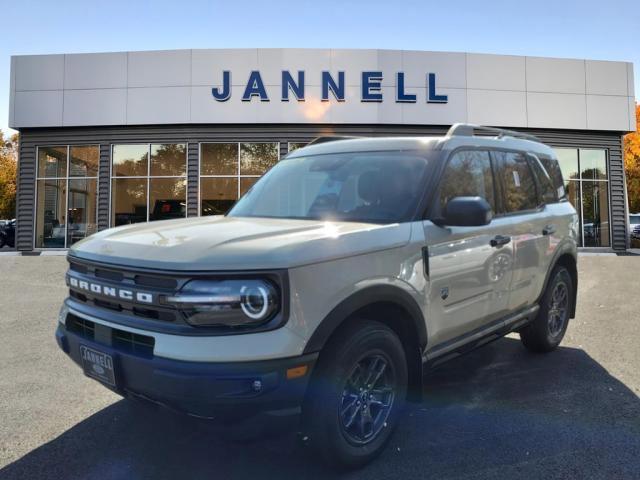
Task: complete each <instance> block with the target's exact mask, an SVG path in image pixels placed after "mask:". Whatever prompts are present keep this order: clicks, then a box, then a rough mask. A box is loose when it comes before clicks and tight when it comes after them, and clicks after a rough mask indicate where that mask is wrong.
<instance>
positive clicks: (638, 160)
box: [624, 105, 640, 213]
mask: <svg viewBox="0 0 640 480" xmlns="http://www.w3.org/2000/svg"><path fill="white" fill-rule="evenodd" d="M624 169H625V173H626V175H627V195H628V197H629V212H631V213H638V212H640V105H636V131H635V132H633V133H629V134H628V135H626V136H625V137H624Z"/></svg>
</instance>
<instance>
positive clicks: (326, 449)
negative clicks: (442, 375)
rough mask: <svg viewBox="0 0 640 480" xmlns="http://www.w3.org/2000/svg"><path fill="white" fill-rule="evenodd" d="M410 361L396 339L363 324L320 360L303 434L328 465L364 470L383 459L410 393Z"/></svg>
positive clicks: (341, 335) (354, 325)
mask: <svg viewBox="0 0 640 480" xmlns="http://www.w3.org/2000/svg"><path fill="white" fill-rule="evenodd" d="M407 383H408V373H407V361H406V357H405V353H404V349H403V347H402V343H401V342H400V339H399V338H398V336H397V335H396V334H395V333H394V332H393V330H391V329H390V328H388V327H387V326H385V325H383V324H382V323H379V322H374V321H366V320H360V321H356V322H354V323H352V324H351V325H349V326H347V327H346V328H344V329H341V330H340V331H339V332H338V335H337V336H335V337H334V338H333V339H332V340H331V341H330V343H329V344H328V345H327V347H326V348H325V349H324V350H323V352H322V353H321V355H320V359H319V363H318V366H317V369H316V372H315V373H314V377H313V380H312V383H311V385H310V390H309V394H308V397H307V402H306V405H305V408H304V412H303V415H304V418H303V424H304V426H305V428H304V430H305V432H304V433H305V435H307V436H308V437H309V441H310V443H311V445H312V446H313V447H314V448H315V449H316V450H317V451H318V452H319V453H320V454H321V456H322V457H323V458H324V459H325V461H327V462H328V463H330V464H332V465H333V466H336V467H343V468H345V467H346V468H354V467H359V466H362V465H364V464H366V463H368V462H370V461H371V460H373V459H374V458H375V457H376V456H377V455H379V454H380V452H381V451H382V449H383V448H384V446H385V445H386V443H387V441H388V440H389V438H390V437H391V434H392V432H393V430H394V428H395V427H396V426H397V424H398V420H399V418H400V414H401V411H402V407H403V404H404V401H405V398H406V394H407Z"/></svg>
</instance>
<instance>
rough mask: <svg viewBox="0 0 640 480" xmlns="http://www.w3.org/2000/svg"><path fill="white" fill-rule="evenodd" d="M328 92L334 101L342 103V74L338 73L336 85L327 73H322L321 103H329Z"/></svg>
mask: <svg viewBox="0 0 640 480" xmlns="http://www.w3.org/2000/svg"><path fill="white" fill-rule="evenodd" d="M329 90H331V93H333V96H334V97H335V99H336V100H337V101H339V102H344V72H338V83H336V81H335V80H334V79H333V77H332V76H331V74H330V73H329V72H322V101H323V102H328V101H329Z"/></svg>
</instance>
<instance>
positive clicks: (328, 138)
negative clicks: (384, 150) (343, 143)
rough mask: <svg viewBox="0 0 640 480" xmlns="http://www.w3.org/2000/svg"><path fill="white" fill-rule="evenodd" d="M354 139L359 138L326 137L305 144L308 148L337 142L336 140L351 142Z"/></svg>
mask: <svg viewBox="0 0 640 480" xmlns="http://www.w3.org/2000/svg"><path fill="white" fill-rule="evenodd" d="M354 138H359V137H347V136H339V135H327V136H325V137H316V138H314V139H313V140H311V141H310V142H309V143H307V146H309V145H320V144H321V143H328V142H337V141H338V140H352V139H354Z"/></svg>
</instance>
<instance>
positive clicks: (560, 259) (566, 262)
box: [538, 250, 578, 318]
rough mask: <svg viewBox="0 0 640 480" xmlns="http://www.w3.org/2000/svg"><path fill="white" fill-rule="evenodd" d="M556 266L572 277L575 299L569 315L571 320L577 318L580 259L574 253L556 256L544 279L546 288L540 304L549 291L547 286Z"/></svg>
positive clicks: (566, 252) (562, 252) (563, 252)
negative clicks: (565, 270)
mask: <svg viewBox="0 0 640 480" xmlns="http://www.w3.org/2000/svg"><path fill="white" fill-rule="evenodd" d="M556 266H562V267H564V268H566V269H567V271H568V272H569V275H570V276H571V282H572V283H573V298H572V299H571V300H572V302H571V312H570V314H569V318H575V316H576V303H577V302H576V300H577V298H578V259H577V256H576V254H575V253H574V252H571V251H567V250H562V251H559V252H558V253H557V254H556V257H555V258H554V259H553V261H552V262H551V268H549V271H548V272H547V275H546V277H545V279H544V287H543V289H542V293H541V295H540V298H539V299H538V303H540V299H541V298H542V295H544V292H545V291H546V290H547V285H548V284H549V280H550V279H551V272H553V270H554V268H556Z"/></svg>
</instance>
